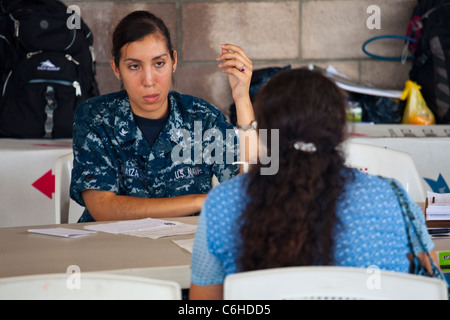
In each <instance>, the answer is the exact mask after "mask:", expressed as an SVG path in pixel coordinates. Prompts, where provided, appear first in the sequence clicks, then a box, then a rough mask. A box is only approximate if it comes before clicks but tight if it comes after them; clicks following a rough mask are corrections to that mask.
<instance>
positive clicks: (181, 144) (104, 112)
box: [70, 91, 239, 222]
mask: <svg viewBox="0 0 450 320" xmlns="http://www.w3.org/2000/svg"><path fill="white" fill-rule="evenodd" d="M168 100H169V110H170V111H169V112H170V115H169V119H168V121H167V123H166V124H165V126H164V127H163V129H162V131H161V133H160V134H159V137H158V139H157V140H156V142H155V144H154V145H153V146H150V144H149V143H148V141H147V140H146V139H145V138H144V136H143V134H142V132H141V130H139V129H138V128H137V126H136V124H135V121H134V118H133V113H132V111H131V107H130V103H129V100H128V95H127V93H126V91H120V92H116V93H112V94H108V95H104V96H100V97H95V98H92V99H90V100H87V101H85V102H84V103H82V104H81V105H80V106H79V107H78V108H77V111H76V114H75V120H74V128H73V129H74V130H73V132H74V134H73V151H74V166H73V170H72V181H71V187H70V195H71V197H72V199H74V200H75V201H76V202H77V203H79V204H80V205H82V206H85V204H84V201H83V198H82V196H81V192H82V191H84V190H89V189H94V190H102V191H111V192H114V193H115V194H118V195H128V196H135V197H142V198H166V197H175V196H181V195H187V194H206V193H208V191H209V190H210V189H211V187H212V176H213V175H215V176H216V177H217V179H218V180H219V181H220V182H222V181H225V180H228V179H230V178H232V177H234V176H236V175H237V174H238V172H239V166H238V165H233V164H232V162H233V161H236V160H237V159H239V142H238V137H237V135H236V133H235V132H234V130H233V126H232V125H231V124H230V123H229V122H228V120H227V119H226V118H225V116H224V115H223V114H222V113H221V111H220V110H218V109H217V108H215V107H214V106H212V105H211V104H209V103H208V102H206V101H204V100H202V99H199V98H195V97H192V96H189V95H184V94H181V93H178V92H175V91H172V92H170V93H169V99H168ZM89 221H94V219H93V218H92V216H91V215H90V214H89V212H88V210H85V211H84V213H83V215H82V217H81V218H80V220H79V222H89Z"/></svg>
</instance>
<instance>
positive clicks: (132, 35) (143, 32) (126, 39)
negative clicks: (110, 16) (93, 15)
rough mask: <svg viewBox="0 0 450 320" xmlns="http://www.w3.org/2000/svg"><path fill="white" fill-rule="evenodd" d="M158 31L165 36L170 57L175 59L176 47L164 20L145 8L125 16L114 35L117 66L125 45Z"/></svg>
mask: <svg viewBox="0 0 450 320" xmlns="http://www.w3.org/2000/svg"><path fill="white" fill-rule="evenodd" d="M157 33H159V34H160V35H161V36H162V37H163V38H164V40H165V42H166V46H167V49H168V50H169V53H170V57H171V58H172V60H174V49H173V46H172V41H171V38H170V32H169V29H168V28H167V26H166V25H165V23H164V21H162V20H161V19H160V18H158V17H157V16H155V15H154V14H153V13H150V12H148V11H143V10H139V11H134V12H131V13H130V14H128V15H127V16H126V17H124V18H123V19H122V20H121V21H120V22H119V24H118V25H117V27H116V29H115V30H114V33H113V36H112V50H111V54H112V56H113V58H114V62H115V63H116V66H118V65H119V62H120V58H121V49H122V48H123V46H125V45H126V44H128V43H131V42H134V41H139V40H141V39H143V38H145V37H146V36H148V35H153V34H157Z"/></svg>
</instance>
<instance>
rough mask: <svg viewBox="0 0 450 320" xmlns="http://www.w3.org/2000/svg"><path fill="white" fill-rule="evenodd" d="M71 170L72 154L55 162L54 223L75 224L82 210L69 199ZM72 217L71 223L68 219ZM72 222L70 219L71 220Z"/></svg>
mask: <svg viewBox="0 0 450 320" xmlns="http://www.w3.org/2000/svg"><path fill="white" fill-rule="evenodd" d="M72 168H73V153H72V152H71V153H69V154H66V155H63V156H61V157H59V158H57V159H56V162H55V223H56V224H60V223H69V222H76V221H77V219H78V218H79V217H80V216H81V214H82V212H83V210H84V208H83V207H81V206H80V205H78V204H77V203H76V202H75V201H73V200H72V199H70V180H71V175H72ZM72 215H76V216H74V217H73V221H69V218H72ZM71 220H72V219H71Z"/></svg>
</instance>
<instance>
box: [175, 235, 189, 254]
mask: <svg viewBox="0 0 450 320" xmlns="http://www.w3.org/2000/svg"><path fill="white" fill-rule="evenodd" d="M172 241H173V242H175V243H176V244H177V245H178V246H180V247H181V248H183V249H185V250H187V251H189V252H190V253H192V248H193V247H194V238H192V239H184V240H172Z"/></svg>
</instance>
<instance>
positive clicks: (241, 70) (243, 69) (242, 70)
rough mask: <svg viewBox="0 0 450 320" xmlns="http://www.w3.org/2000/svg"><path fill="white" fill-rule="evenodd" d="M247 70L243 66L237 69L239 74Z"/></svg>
mask: <svg viewBox="0 0 450 320" xmlns="http://www.w3.org/2000/svg"><path fill="white" fill-rule="evenodd" d="M246 69H247V67H246V66H245V64H244V65H243V66H242V67H241V68H240V69H239V71H240V72H244V71H245V70H246Z"/></svg>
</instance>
